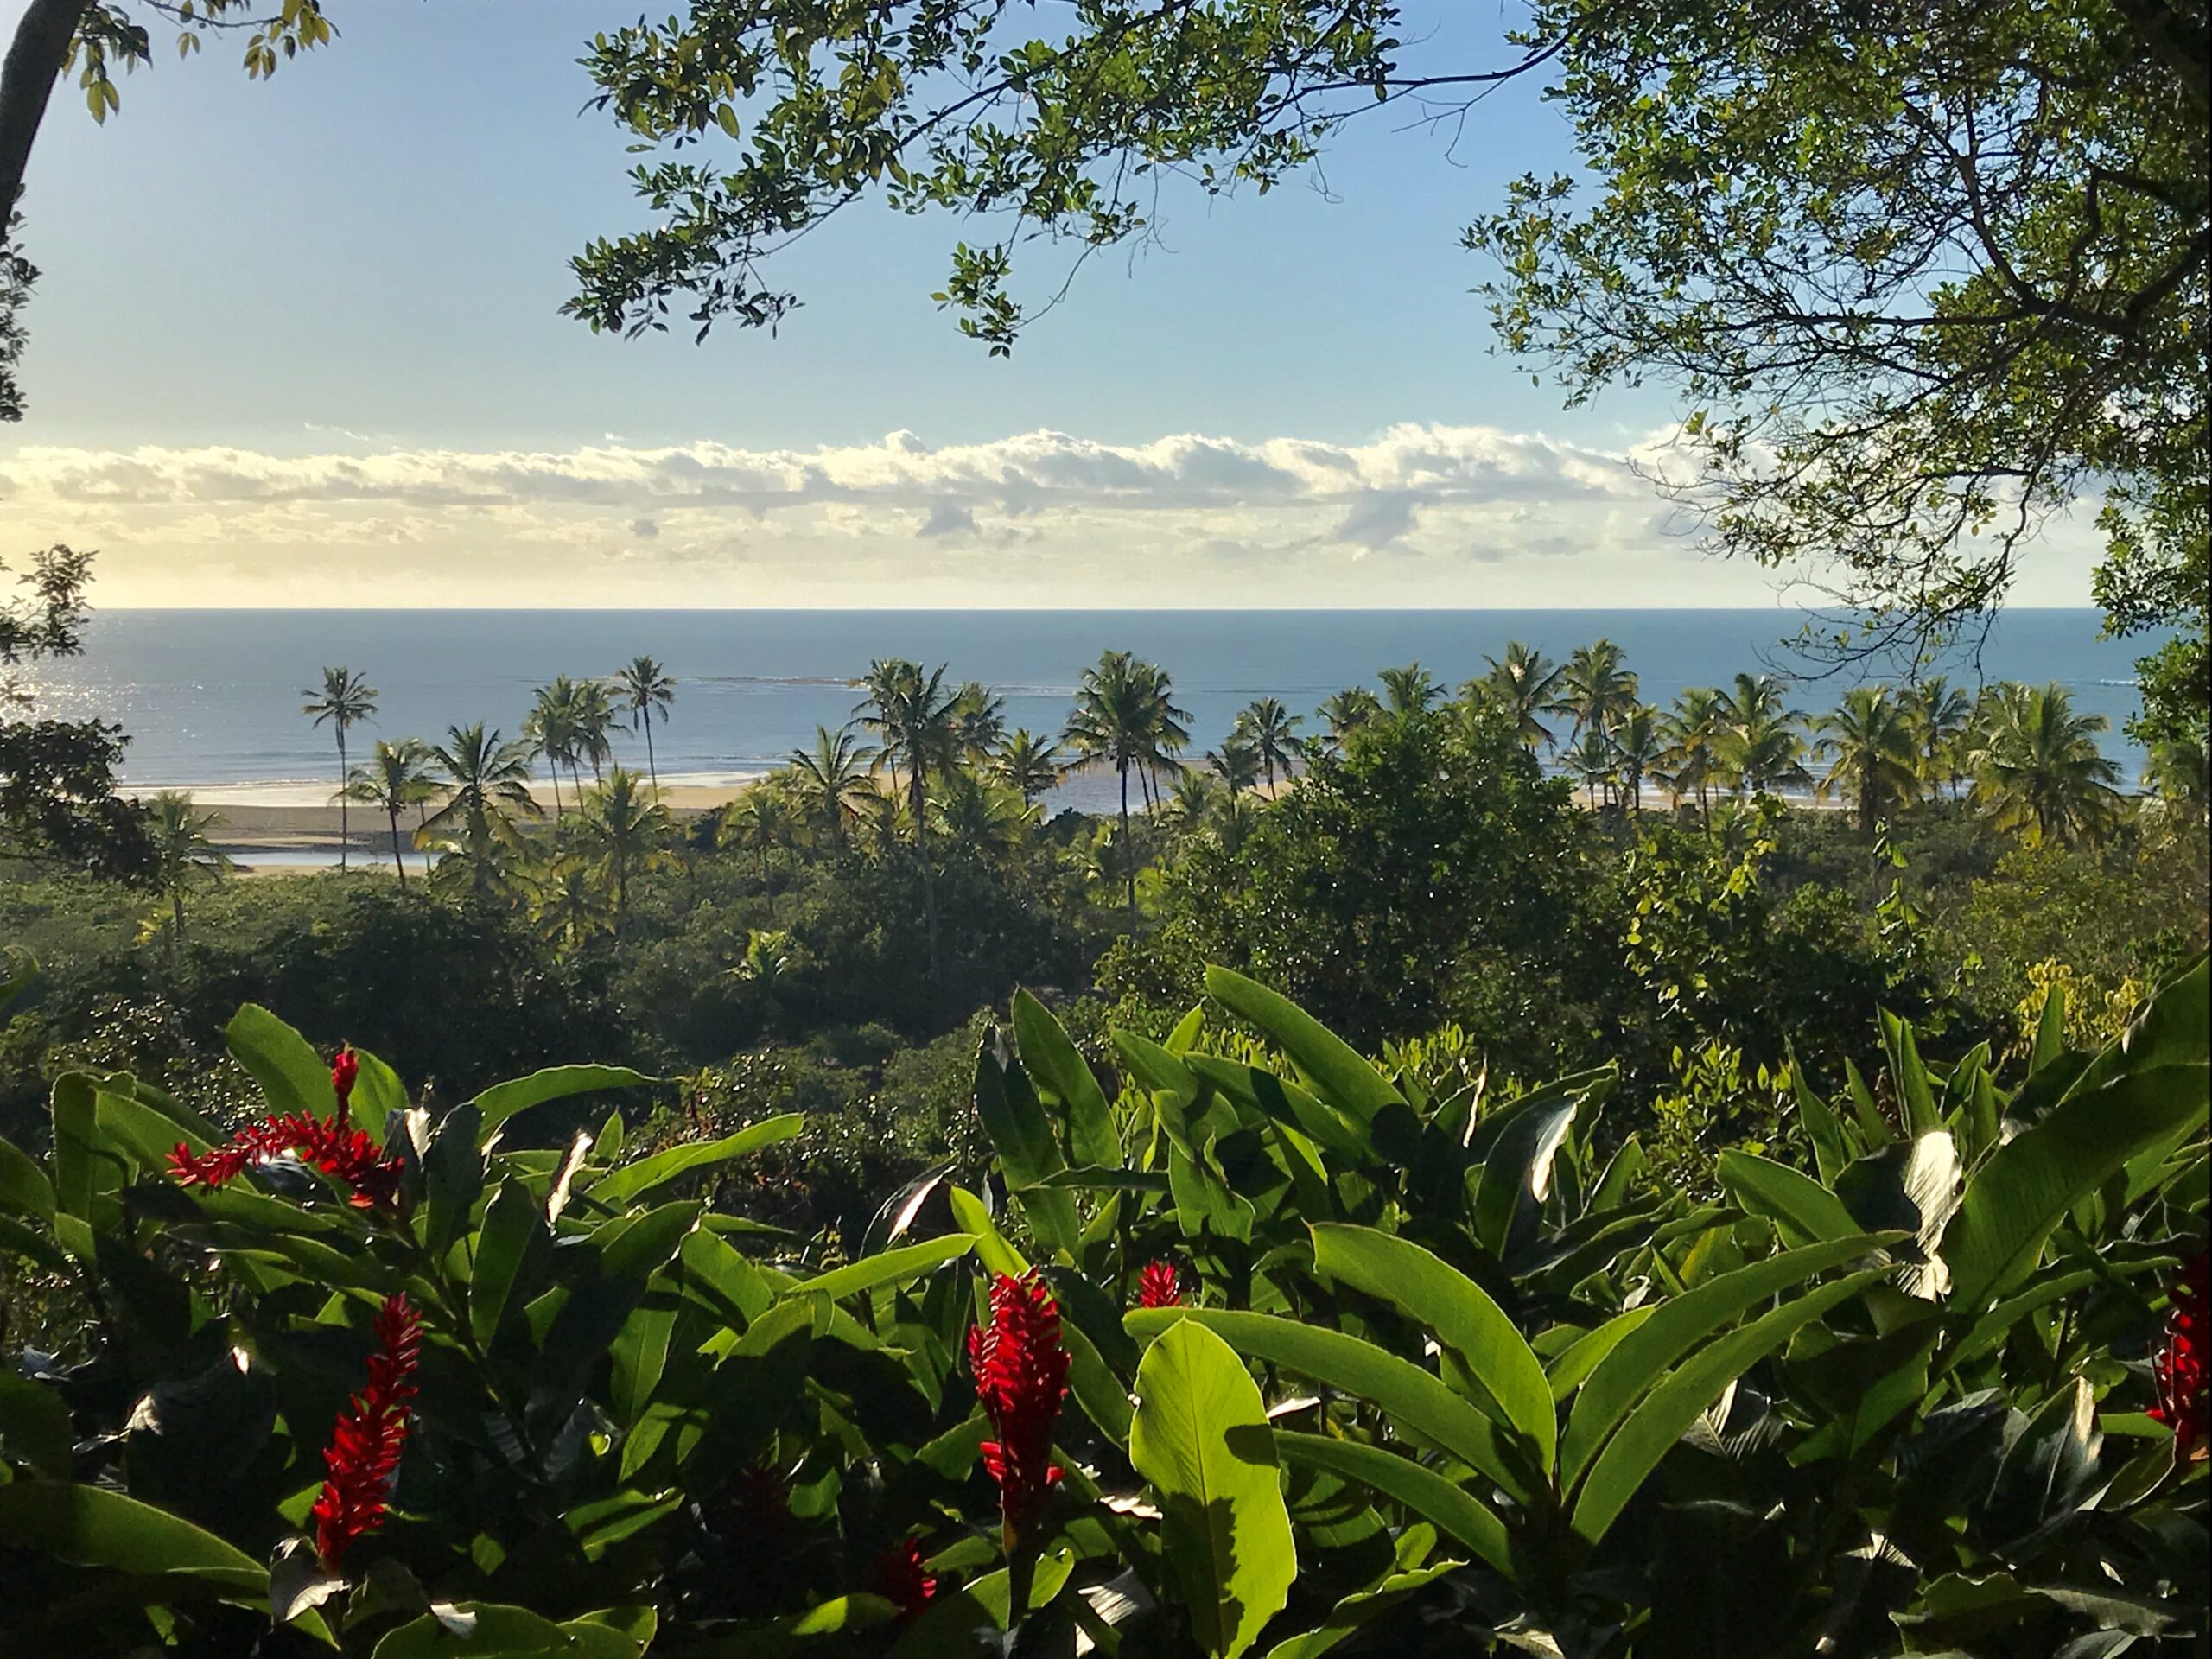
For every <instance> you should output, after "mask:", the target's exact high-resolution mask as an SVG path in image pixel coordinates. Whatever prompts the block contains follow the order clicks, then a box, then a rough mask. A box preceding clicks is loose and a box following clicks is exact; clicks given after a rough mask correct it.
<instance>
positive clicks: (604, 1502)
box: [561, 1488, 683, 1561]
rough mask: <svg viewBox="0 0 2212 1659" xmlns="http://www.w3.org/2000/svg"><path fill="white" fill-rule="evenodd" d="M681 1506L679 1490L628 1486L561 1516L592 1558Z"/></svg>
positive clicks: (589, 1557)
mask: <svg viewBox="0 0 2212 1659" xmlns="http://www.w3.org/2000/svg"><path fill="white" fill-rule="evenodd" d="M681 1508H683V1493H681V1492H675V1491H668V1492H639V1491H631V1490H629V1489H627V1488H625V1489H624V1490H623V1491H619V1492H617V1493H615V1494H614V1496H613V1497H602V1498H600V1499H597V1500H596V1501H594V1502H593V1503H580V1504H578V1505H576V1506H575V1508H574V1509H571V1510H569V1511H568V1512H567V1513H566V1514H564V1515H563V1516H562V1517H561V1519H562V1521H563V1523H564V1524H565V1525H566V1526H567V1527H568V1529H569V1531H570V1532H571V1533H573V1534H574V1535H575V1540H576V1547H577V1548H579V1549H581V1550H582V1551H583V1553H584V1559H585V1560H588V1561H595V1560H598V1559H599V1558H600V1557H601V1555H604V1554H606V1553H607V1551H608V1550H609V1549H612V1548H613V1547H614V1546H615V1545H616V1544H619V1543H620V1542H621V1541H623V1540H624V1539H625V1538H629V1537H632V1536H634V1535H637V1534H638V1533H640V1532H643V1531H644V1530H645V1529H646V1528H647V1527H650V1526H652V1524H653V1523H654V1522H658V1521H660V1520H663V1519H664V1518H665V1517H667V1516H671V1515H673V1514H675V1513H676V1511H677V1510H679V1509H681Z"/></svg>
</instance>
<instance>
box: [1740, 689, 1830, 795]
mask: <svg viewBox="0 0 2212 1659" xmlns="http://www.w3.org/2000/svg"><path fill="white" fill-rule="evenodd" d="M1719 709H1720V716H1721V719H1722V721H1724V723H1725V725H1726V731H1725V732H1724V733H1723V734H1722V737H1721V740H1720V742H1719V749H1718V753H1719V772H1720V775H1721V776H1722V777H1723V778H1725V779H1728V780H1730V781H1731V782H1732V783H1733V784H1734V785H1735V786H1736V788H1737V790H1738V792H1739V793H1742V794H1745V795H1757V794H1760V793H1763V792H1764V791H1769V790H1779V789H1802V788H1804V787H1805V786H1807V785H1809V784H1810V783H1811V782H1812V780H1813V775H1812V773H1811V772H1808V770H1806V767H1805V740H1804V737H1803V736H1802V734H1801V733H1800V731H1799V729H1798V728H1799V725H1800V723H1801V722H1802V721H1803V719H1804V716H1803V715H1801V714H1800V713H1798V711H1797V710H1796V709H1791V708H1789V706H1788V705H1787V702H1785V700H1784V696H1783V684H1782V682H1781V681H1779V680H1777V679H1776V678H1775V677H1773V676H1772V675H1770V674H1738V676H1737V677H1736V683H1735V687H1734V689H1733V690H1730V691H1726V692H1724V693H1722V695H1721V699H1720V704H1719Z"/></svg>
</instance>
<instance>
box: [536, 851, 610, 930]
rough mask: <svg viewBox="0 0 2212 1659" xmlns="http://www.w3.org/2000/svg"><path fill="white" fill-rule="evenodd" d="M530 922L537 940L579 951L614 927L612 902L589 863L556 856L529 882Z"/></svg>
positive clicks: (567, 855) (570, 855) (565, 855)
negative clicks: (535, 930)
mask: <svg viewBox="0 0 2212 1659" xmlns="http://www.w3.org/2000/svg"><path fill="white" fill-rule="evenodd" d="M529 892H530V913H531V920H532V921H534V922H535V923H536V924H537V934H538V937H539V938H542V939H543V940H544V941H545V942H546V943H547V944H551V945H553V946H555V947H556V948H558V949H560V950H581V949H582V947H583V946H584V945H586V944H589V943H590V942H591V941H592V940H594V939H595V938H598V937H599V936H600V935H601V934H602V933H606V932H609V931H612V930H613V926H614V898H613V894H612V893H609V892H608V891H607V884H606V882H605V881H603V880H601V879H600V874H599V872H598V871H597V870H596V869H594V868H593V865H592V861H591V860H590V859H588V858H586V857H584V856H582V855H580V854H576V853H557V854H556V855H554V856H552V857H551V858H549V859H547V860H546V861H544V863H543V865H542V866H541V867H540V868H537V869H536V870H534V871H532V872H531V875H530V878H529Z"/></svg>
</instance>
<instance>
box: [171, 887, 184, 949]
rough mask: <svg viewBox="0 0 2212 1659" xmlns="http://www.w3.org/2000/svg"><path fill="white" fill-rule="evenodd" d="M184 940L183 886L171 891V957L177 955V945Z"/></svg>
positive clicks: (173, 888) (172, 888)
mask: <svg viewBox="0 0 2212 1659" xmlns="http://www.w3.org/2000/svg"><path fill="white" fill-rule="evenodd" d="M182 938H184V888H183V887H182V885H181V884H180V885H178V886H176V887H171V888H170V889H169V941H170V943H169V955H170V957H171V958H172V959H174V958H175V955H176V943H177V941H179V940H181V939H182Z"/></svg>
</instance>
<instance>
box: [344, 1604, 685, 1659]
mask: <svg viewBox="0 0 2212 1659" xmlns="http://www.w3.org/2000/svg"><path fill="white" fill-rule="evenodd" d="M642 1651H643V1649H641V1648H640V1647H639V1644H638V1643H637V1642H636V1641H635V1640H634V1639H633V1638H632V1637H631V1636H629V1635H628V1634H627V1633H626V1631H623V1630H618V1629H616V1628H615V1627H613V1625H610V1624H598V1623H596V1622H593V1621H589V1620H585V1619H575V1620H572V1621H570V1622H569V1623H568V1624H554V1623H553V1622H552V1620H550V1619H548V1618H541V1617H540V1616H539V1615H537V1614H536V1613H533V1612H531V1611H530V1610H529V1609H528V1608H527V1607H508V1606H503V1605H499V1604H498V1603H495V1602H483V1601H478V1602H461V1603H457V1604H456V1603H453V1602H442V1603H439V1604H437V1605H434V1606H433V1607H432V1609H431V1611H429V1612H427V1613H425V1614H423V1617H422V1618H417V1619H415V1620H412V1621H410V1623H408V1624H403V1625H401V1626H400V1627H399V1628H398V1629H397V1630H393V1631H391V1632H390V1633H389V1634H388V1635H386V1636H385V1638H384V1639H383V1640H382V1641H380V1642H378V1643H377V1645H376V1648H375V1650H374V1652H373V1655H372V1659H638V1655H639V1653H641V1652H642Z"/></svg>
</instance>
